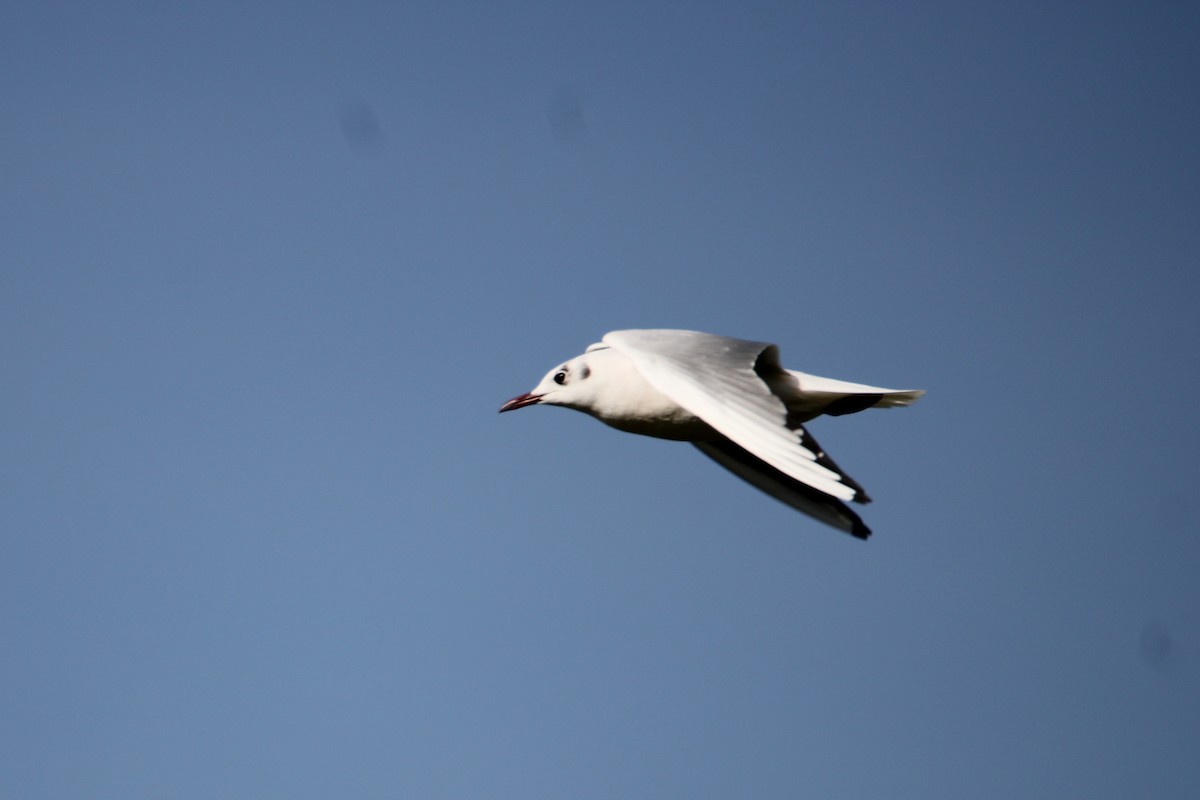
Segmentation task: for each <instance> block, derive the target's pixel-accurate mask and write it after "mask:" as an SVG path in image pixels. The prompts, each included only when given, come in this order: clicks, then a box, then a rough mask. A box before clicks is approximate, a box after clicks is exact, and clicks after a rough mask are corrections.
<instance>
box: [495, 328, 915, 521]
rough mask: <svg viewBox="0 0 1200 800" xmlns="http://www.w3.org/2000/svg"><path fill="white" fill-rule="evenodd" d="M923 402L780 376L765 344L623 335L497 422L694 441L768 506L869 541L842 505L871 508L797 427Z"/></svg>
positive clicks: (512, 403)
mask: <svg viewBox="0 0 1200 800" xmlns="http://www.w3.org/2000/svg"><path fill="white" fill-rule="evenodd" d="M923 394H925V392H924V391H921V390H919V389H905V390H895V389H883V388H880V387H878V386H866V385H864V384H861V383H847V382H846V381H839V380H834V379H832V378H821V377H818V376H816V375H808V374H806V373H803V372H795V371H793V370H787V369H784V368H783V367H782V366H781V365H780V363H779V348H778V347H776V346H775V345H773V344H765V343H763V342H750V341H745V340H743V339H730V338H728V337H726V336H717V335H715V334H711V333H699V332H696V331H678V330H629V331H613V332H612V333H608V334H605V336H604V340H603V342H601V343H598V344H594V345H592V346H590V347H589V348H588V349H587V351H586V352H584V353H583V355H580V356H576V357H575V358H572V359H571V360H570V361H567V362H566V363H565V364H561V365H559V366H557V367H555V368H554V369H552V370H550V372H548V373H546V377H544V378H542V381H541V383H539V384H538V385H537V386H535V387H534V389H533V391H531V392H526V393H525V394H523V395H519V396H517V397H514V398H513V399H512V400H509V401H508V402H507V403H505V404H504V405H502V406H501V407H500V411H501V412H504V411H512V410H514V409H518V408H524V407H525V406H532V405H539V404H540V405H552V406H565V407H567V408H573V409H575V410H577V411H583V412H584V413H587V414H591V415H592V416H593V417H595V418H596V419H598V420H600V421H601V422H603V423H605V424H606V425H610V426H612V427H614V428H617V429H618V430H622V431H628V432H630V433H640V434H643V435H645V436H655V437H658V438H661V439H676V440H681V441H688V442H691V443H692V444H694V445H695V446H696V447H697V448H699V450H700V452H702V453H704V454H705V455H706V456H708V457H710V458H712V459H713V460H714V461H716V462H717V463H718V464H720V465H721V466H723V467H725V468H726V469H728V470H730V471H731V472H733V473H734V474H735V475H737V476H738V477H740V478H742V479H744V480H746V481H747V482H749V483H750V484H752V485H753V486H755V487H757V488H759V489H761V490H762V491H764V492H766V493H767V494H769V495H771V496H772V497H775V498H777V499H779V500H782V501H783V502H784V503H787V504H788V505H789V506H791V507H793V508H795V509H798V510H799V511H803V512H804V513H806V514H809V515H811V516H813V517H815V518H817V519H819V520H821V521H822V522H825V523H827V524H829V525H832V526H834V527H835V528H839V529H841V530H844V531H846V532H847V533H849V534H851V535H852V536H855V537H857V538H859V539H866V538H867V537H868V536H870V535H871V530H870V528H868V527H867V526H866V525H865V524H864V523H863V521H862V520H861V519H860V518H859V516H858V514H856V513H855V512H854V511H852V510H851V509H850V507H849V506H847V505H846V504H845V502H843V501H846V500H850V501H854V502H856V503H868V502H870V498H869V497H867V494H866V492H864V491H863V489H862V487H861V486H859V485H858V483H857V482H856V481H855V480H854V479H853V478H851V477H850V476H849V475H847V474H846V473H845V472H844V471H843V470H842V469H841V468H840V467H838V465H837V464H835V463H834V462H833V459H831V458H830V457H829V456H828V455H826V454H825V451H824V450H822V449H821V446H820V445H819V444H817V442H816V440H815V439H813V437H812V435H811V434H809V432H808V431H806V430H805V429H804V425H803V423H805V422H807V421H809V420H810V419H812V418H814V417H817V416H820V415H821V414H829V415H831V416H840V415H842V414H853V413H854V412H856V411H862V410H863V409H867V408H891V407H893V406H906V405H909V404H911V403H913V402H915V401H916V400H917V398H919V397H921V395H923Z"/></svg>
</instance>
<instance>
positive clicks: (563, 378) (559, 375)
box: [554, 372, 567, 386]
mask: <svg viewBox="0 0 1200 800" xmlns="http://www.w3.org/2000/svg"><path fill="white" fill-rule="evenodd" d="M554 382H555V383H557V384H558V385H559V386H562V385H563V384H564V383H566V382H567V373H565V372H556V373H554Z"/></svg>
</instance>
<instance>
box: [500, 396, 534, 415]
mask: <svg viewBox="0 0 1200 800" xmlns="http://www.w3.org/2000/svg"><path fill="white" fill-rule="evenodd" d="M540 402H542V396H541V395H540V394H532V393H530V392H526V393H525V394H521V395H517V396H516V397H514V398H513V399H512V400H509V401H508V402H507V403H505V404H504V405H502V406H500V413H501V414H503V413H504V412H505V411H515V410H517V409H518V408H524V407H525V406H532V405H537V404H538V403H540Z"/></svg>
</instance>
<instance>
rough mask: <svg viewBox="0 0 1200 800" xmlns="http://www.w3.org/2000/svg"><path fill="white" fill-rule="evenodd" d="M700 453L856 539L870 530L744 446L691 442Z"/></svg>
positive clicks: (837, 503) (850, 512)
mask: <svg viewBox="0 0 1200 800" xmlns="http://www.w3.org/2000/svg"><path fill="white" fill-rule="evenodd" d="M692 444H694V445H695V446H696V449H698V450H699V451H700V452H701V453H704V455H706V456H708V457H709V458H711V459H712V460H713V461H716V462H717V463H718V464H720V465H721V466H722V467H725V469H727V470H729V471H730V472H732V473H733V474H734V475H737V476H738V477H739V478H741V479H742V480H744V481H746V482H747V483H749V484H750V485H751V486H753V487H755V488H756V489H760V490H762V491H764V492H766V493H767V494H769V495H771V497H774V498H775V499H776V500H780V501H782V502H784V503H786V504H787V505H789V506H791V507H792V508H794V509H796V510H797V511H802V512H804V513H805V514H808V515H809V516H810V517H814V518H815V519H818V520H820V521H821V522H824V523H825V524H826V525H832V526H833V527H835V528H837V529H839V530H843V531H845V532H846V533H848V534H850V535H851V536H853V537H855V538H857V539H866V538H867V537H868V536H870V535H871V529H870V528H868V527H867V526H866V524H865V523H864V522H863V521H862V519H861V518H860V517H859V516H858V514H855V513H854V511H853V510H852V509H851V508H850V507H849V506H848V505H846V504H845V503H843V502H842V501H841V500H838V499H837V498H836V497H830V496H829V495H827V494H825V493H824V492H822V491H820V490H818V489H814V488H813V487H811V486H809V485H808V484H807V483H804V482H802V481H798V480H796V479H795V478H792V477H790V476H788V475H784V474H783V473H782V472H780V471H779V470H777V469H775V468H774V467H772V466H771V465H770V464H768V463H766V462H765V461H763V460H762V459H761V458H758V457H756V456H755V455H754V454H753V453H751V452H750V451H748V450H746V449H745V448H744V447H739V446H738V445H737V444H735V443H733V442H731V441H729V440H728V439H722V440H720V441H716V442H692Z"/></svg>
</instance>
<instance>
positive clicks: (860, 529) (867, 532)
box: [849, 519, 871, 542]
mask: <svg viewBox="0 0 1200 800" xmlns="http://www.w3.org/2000/svg"><path fill="white" fill-rule="evenodd" d="M849 533H850V535H851V536H853V537H854V538H855V539H862V540H863V541H864V542H865V541H866V540H867V539H869V538H871V529H870V528H868V527H867V526H866V525H865V524H864V523H863V521H862V520H861V519H856V520H855V521H854V527H852V528H851V529H850V531H849Z"/></svg>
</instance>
